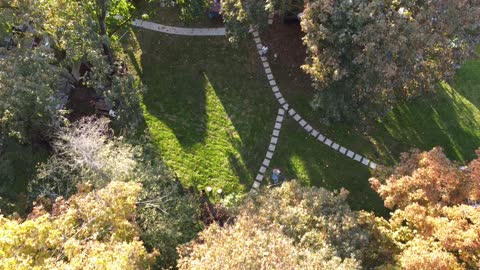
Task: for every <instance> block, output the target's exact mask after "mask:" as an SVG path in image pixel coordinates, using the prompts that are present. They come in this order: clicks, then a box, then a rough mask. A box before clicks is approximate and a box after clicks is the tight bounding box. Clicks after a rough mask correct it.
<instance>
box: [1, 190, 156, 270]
mask: <svg viewBox="0 0 480 270" xmlns="http://www.w3.org/2000/svg"><path fill="white" fill-rule="evenodd" d="M140 191H141V186H140V185H139V184H135V183H133V182H130V183H124V182H112V183H110V184H109V185H108V186H106V187H105V188H104V189H100V190H97V191H90V188H89V187H88V185H82V187H81V188H79V192H78V194H76V195H75V196H72V197H71V198H70V199H68V200H64V199H63V198H61V197H60V198H57V200H56V201H55V202H53V205H52V204H51V202H49V200H47V199H43V200H41V201H40V202H42V203H39V204H38V205H37V206H36V207H35V209H34V211H33V212H32V213H31V214H30V216H29V217H28V218H27V219H26V220H20V219H8V218H5V217H3V216H0V236H1V237H0V254H1V255H0V269H147V268H148V267H149V265H151V264H152V262H153V259H154V257H155V254H154V253H152V254H149V253H147V251H146V250H145V248H144V247H143V245H142V242H141V241H140V240H139V232H138V230H137V226H136V224H135V222H134V220H135V208H136V205H135V203H136V201H137V197H138V196H139V193H140ZM47 208H50V209H49V211H47Z"/></svg>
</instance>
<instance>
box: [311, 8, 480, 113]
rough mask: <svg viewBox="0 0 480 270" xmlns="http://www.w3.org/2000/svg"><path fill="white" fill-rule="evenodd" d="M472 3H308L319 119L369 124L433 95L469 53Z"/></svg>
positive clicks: (475, 13)
mask: <svg viewBox="0 0 480 270" xmlns="http://www.w3.org/2000/svg"><path fill="white" fill-rule="evenodd" d="M479 17H480V2H478V1H457V0H440V1H415V0H338V1H337V0H310V1H307V2H306V9H305V12H304V16H303V17H302V22H301V25H302V29H303V31H304V32H305V37H304V43H305V45H306V47H307V59H306V63H305V65H304V66H303V69H304V71H305V72H306V73H307V74H309V75H310V76H311V78H312V80H313V82H314V86H315V87H316V88H317V89H318V95H317V98H316V99H315V100H314V102H313V105H314V107H316V108H317V109H318V110H319V112H320V115H321V116H322V118H323V119H324V120H326V121H329V120H340V119H350V120H351V119H361V120H364V121H369V120H375V119H376V118H377V117H378V116H383V115H385V114H386V112H388V110H389V109H390V108H391V107H392V106H393V105H395V104H396V103H398V102H399V101H404V100H408V99H409V98H412V97H415V96H417V95H418V94H421V93H423V92H426V91H430V90H432V89H434V88H435V87H436V86H437V84H438V82H439V81H440V80H445V79H448V78H450V77H451V76H452V75H453V74H454V69H455V67H456V65H458V64H460V63H462V61H464V59H465V58H466V56H468V55H469V54H470V53H471V52H473V45H474V44H473V43H474V42H472V41H473V40H474V39H472V38H473V37H474V36H475V35H478V33H479V27H478V18H479Z"/></svg>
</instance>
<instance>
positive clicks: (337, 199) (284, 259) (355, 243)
mask: <svg viewBox="0 0 480 270" xmlns="http://www.w3.org/2000/svg"><path fill="white" fill-rule="evenodd" d="M347 193H348V192H346V191H344V190H343V191H341V192H340V193H339V194H333V193H331V192H329V191H327V190H325V189H323V188H315V187H312V188H310V187H301V186H300V185H299V184H298V183H296V182H289V183H284V184H283V185H282V187H280V188H276V189H273V190H271V191H269V192H264V193H262V194H257V195H255V196H254V197H251V198H250V199H247V200H246V202H245V203H244V204H243V205H242V206H240V208H239V214H238V215H237V217H236V219H235V223H234V224H232V225H226V226H225V227H224V228H221V227H219V226H218V225H215V224H214V225H211V226H210V227H208V228H207V229H206V230H204V231H203V232H202V233H200V237H199V240H198V241H194V242H192V243H190V244H188V245H185V246H183V247H181V248H180V251H181V258H180V259H179V261H178V267H179V268H180V269H239V268H245V269H361V264H362V258H364V257H365V255H364V253H365V252H368V251H366V250H363V248H364V247H365V246H367V244H368V243H369V237H370V236H369V232H368V231H366V230H364V229H363V228H362V226H363V225H361V224H360V223H359V222H358V213H356V212H353V211H351V210H350V209H349V207H348V205H347V204H346V202H345V199H346V195H347Z"/></svg>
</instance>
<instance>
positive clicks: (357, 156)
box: [353, 154, 362, 161]
mask: <svg viewBox="0 0 480 270" xmlns="http://www.w3.org/2000/svg"><path fill="white" fill-rule="evenodd" d="M353 159H354V160H356V161H360V160H362V156H360V155H359V154H355V157H354V158H353Z"/></svg>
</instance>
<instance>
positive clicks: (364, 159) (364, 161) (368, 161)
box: [362, 158, 370, 166]
mask: <svg viewBox="0 0 480 270" xmlns="http://www.w3.org/2000/svg"><path fill="white" fill-rule="evenodd" d="M368 163H370V160H369V159H367V158H363V159H362V164H363V165H366V166H368Z"/></svg>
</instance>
